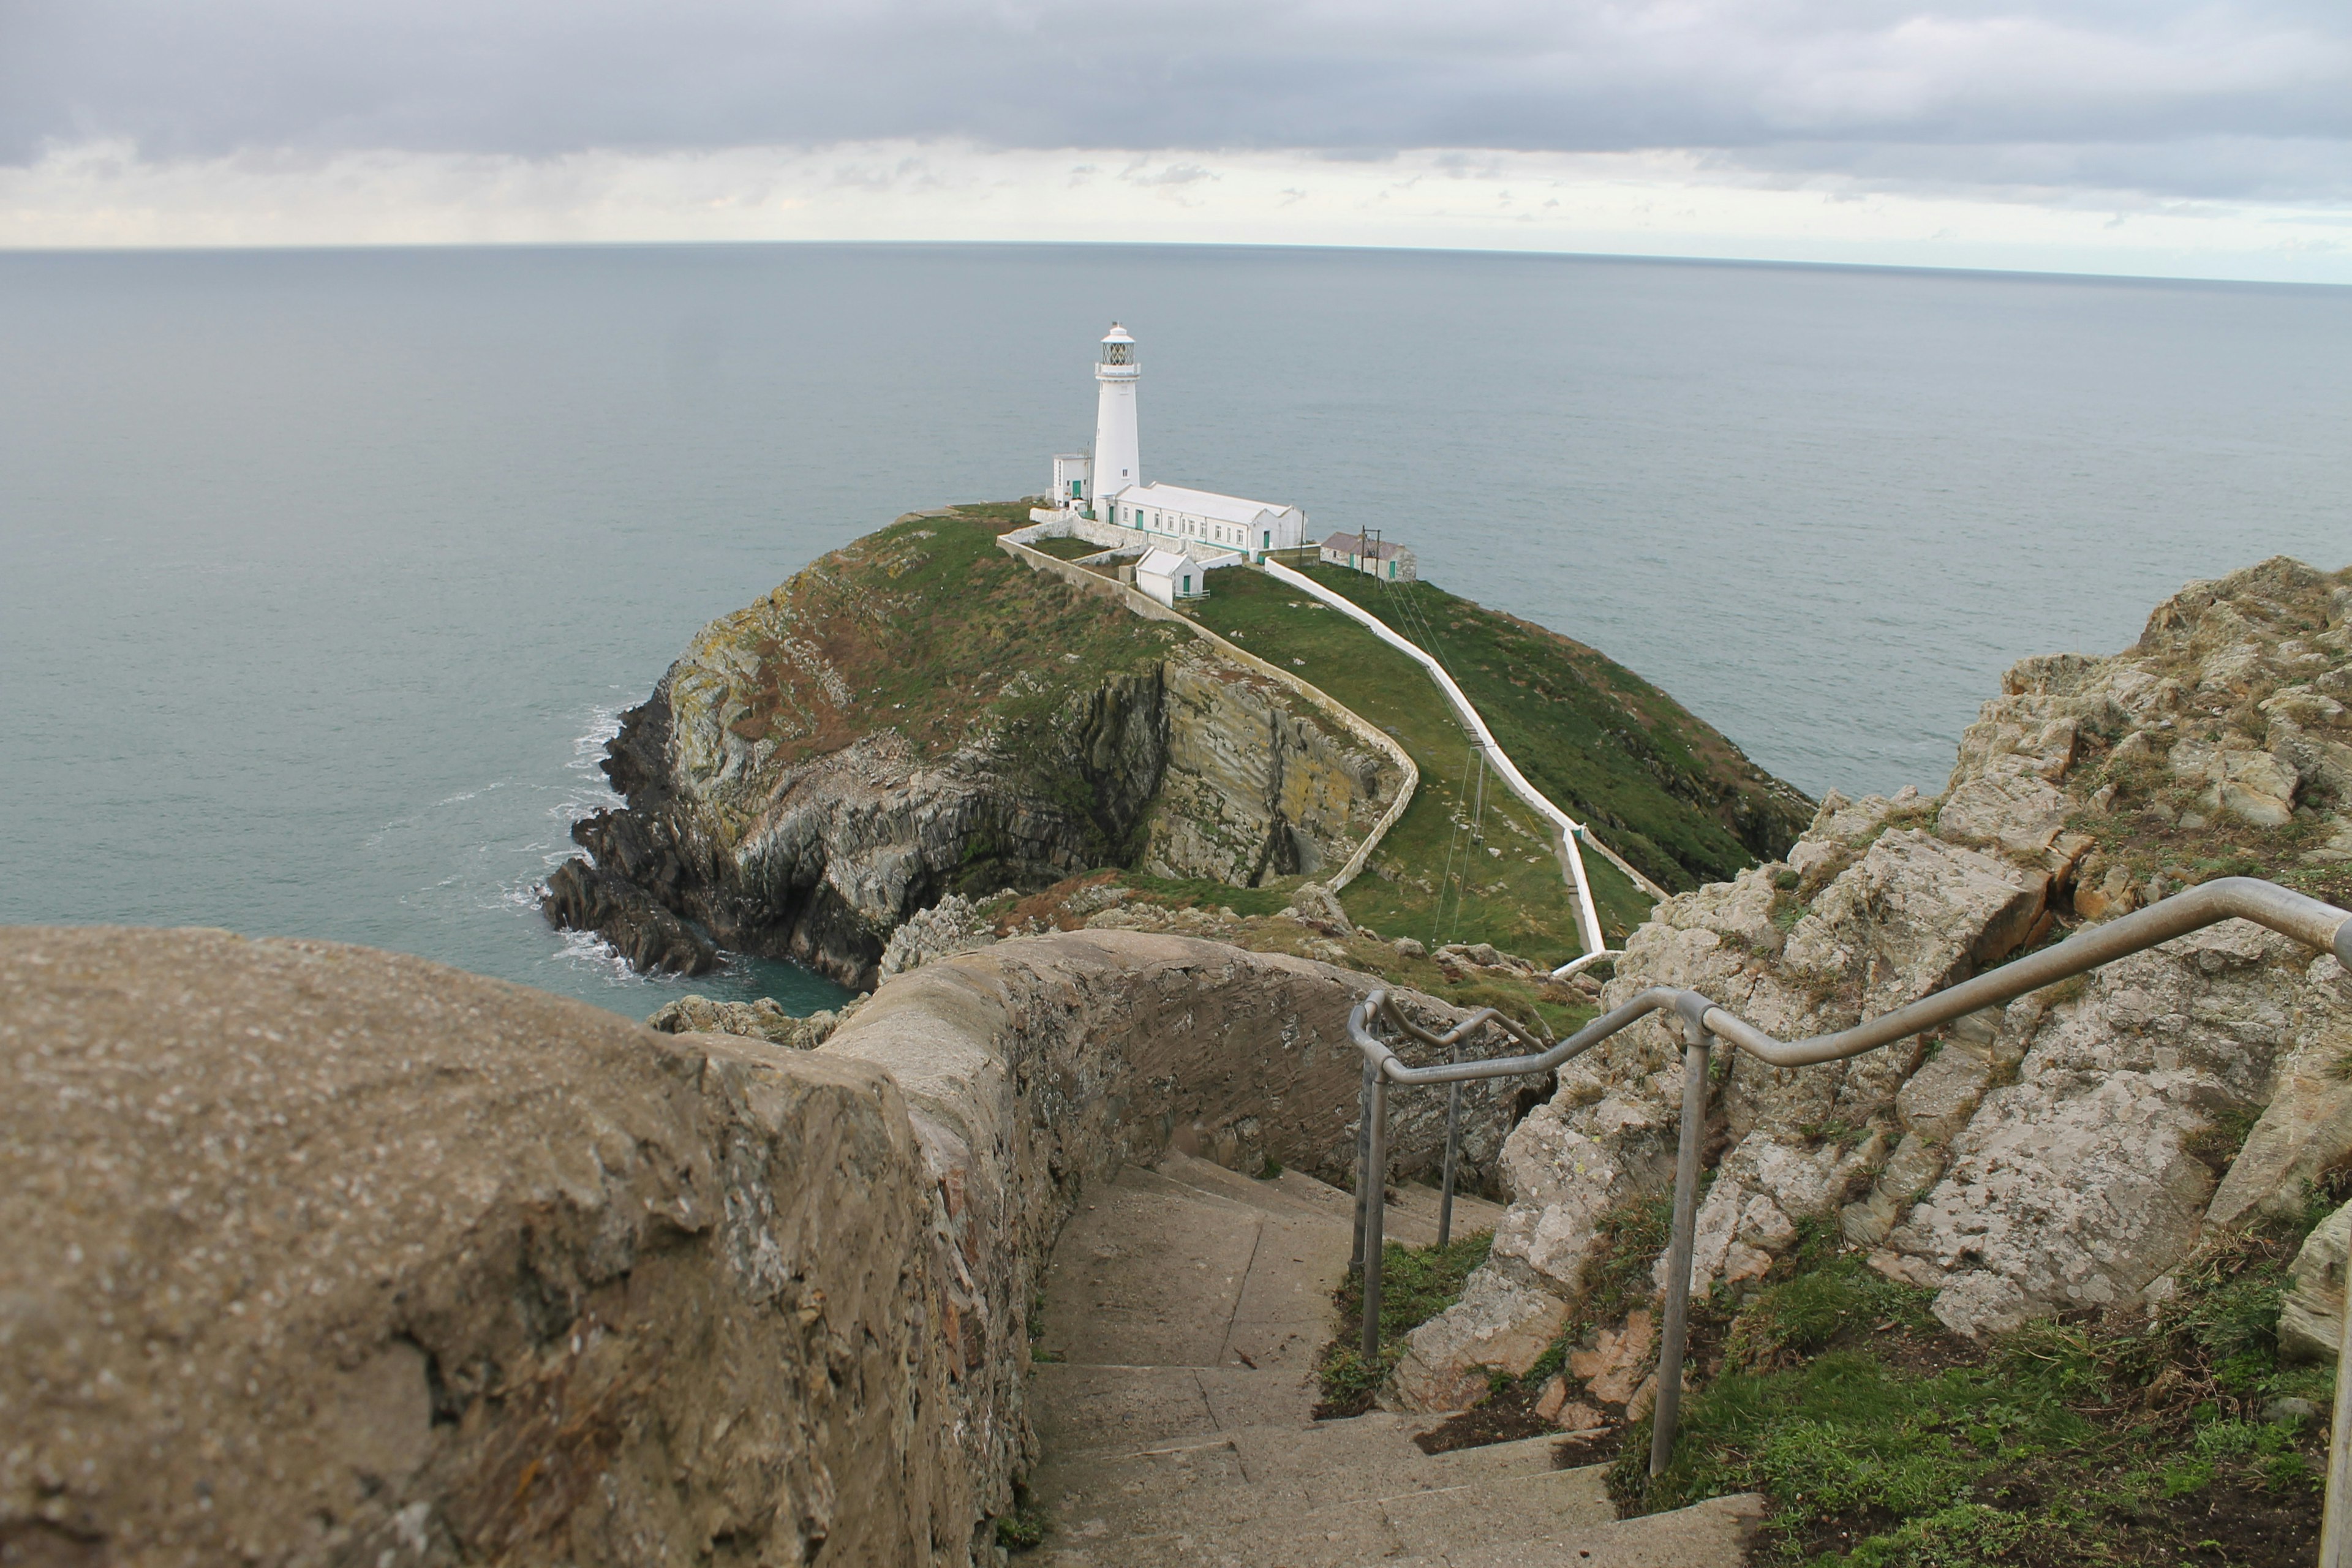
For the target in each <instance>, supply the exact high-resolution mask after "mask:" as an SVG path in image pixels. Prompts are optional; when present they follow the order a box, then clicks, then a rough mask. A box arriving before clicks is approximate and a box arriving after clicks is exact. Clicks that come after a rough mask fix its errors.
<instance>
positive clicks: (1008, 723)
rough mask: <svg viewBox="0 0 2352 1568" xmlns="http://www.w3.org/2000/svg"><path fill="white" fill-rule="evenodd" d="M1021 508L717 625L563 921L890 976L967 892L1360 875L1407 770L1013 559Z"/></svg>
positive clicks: (675, 965) (815, 571)
mask: <svg viewBox="0 0 2352 1568" xmlns="http://www.w3.org/2000/svg"><path fill="white" fill-rule="evenodd" d="M1002 510H1003V509H993V510H992V509H968V510H962V511H953V512H949V513H943V514H939V515H927V516H921V517H913V518H908V519H904V520H901V521H899V522H898V524H896V525H894V526H892V527H890V528H887V529H885V530H883V531H880V532H878V533H876V534H873V535H870V536H868V537H867V538H865V539H862V540H859V541H858V542H856V543H855V544H853V545H851V546H849V547H847V548H846V549H844V550H840V551H836V552H834V553H833V554H831V555H828V556H826V557H824V559H823V560H821V561H818V562H817V563H814V564H813V565H811V566H810V567H808V568H807V569H806V570H805V571H803V572H802V573H801V574H799V575H797V576H795V577H794V578H793V580H792V581H791V582H790V583H787V584H784V585H783V586H782V587H781V588H778V589H777V590H776V591H775V592H774V593H772V594H771V595H768V596H767V597H766V598H765V599H763V600H761V602H760V603H758V604H756V605H752V606H751V607H750V608H748V609H745V610H741V611H739V612H737V613H735V614H733V615H730V616H723V617H721V618H720V619H719V620H717V621H714V622H712V623H711V624H710V625H709V626H706V627H704V628H703V629H702V631H701V632H699V633H698V635H697V636H696V637H695V638H694V640H693V642H692V643H691V644H690V645H689V646H688V649H687V651H686V654H685V656H684V657H683V658H680V659H679V660H678V661H677V664H675V665H674V666H672V667H671V668H670V670H669V672H668V673H667V675H666V676H664V677H663V679H662V681H661V683H660V685H659V686H658V687H657V688H656V690H655V692H654V694H653V696H652V698H651V699H650V700H648V701H647V702H646V704H644V705H643V706H642V707H639V708H637V709H635V710H631V711H630V712H629V713H628V714H627V715H626V717H625V719H624V721H623V724H622V728H621V733H620V734H619V735H618V736H617V737H616V738H615V739H614V742H612V744H611V746H610V747H609V749H608V752H609V754H608V758H607V760H606V762H605V763H604V769H605V772H606V773H607V774H608V775H609V776H610V777H611V779H612V781H613V784H614V788H615V789H616V790H618V791H619V792H620V793H621V794H622V795H624V796H625V797H626V799H627V803H628V804H627V806H626V808H625V809H624V810H618V811H606V812H602V813H599V814H598V815H597V816H593V817H592V818H590V819H589V820H587V821H585V822H583V823H581V824H579V825H578V826H576V827H575V829H574V830H573V837H575V838H576V839H577V840H578V842H579V843H580V844H581V845H582V846H583V847H584V848H586V849H587V850H588V851H589V852H590V858H582V859H575V860H573V861H572V862H570V863H568V864H567V865H565V866H564V867H562V868H561V869H559V870H558V872H557V873H556V874H555V875H554V876H553V877H552V878H551V879H550V882H549V889H548V893H547V897H546V900H545V907H546V909H547V911H548V914H549V916H550V918H551V920H553V921H556V922H557V923H559V924H562V925H567V926H573V927H578V928H582V929H590V930H595V931H600V932H602V933H603V934H604V935H605V936H606V937H607V938H609V939H610V940H611V941H612V942H614V944H615V945H616V946H617V947H619V948H620V949H621V951H622V952H625V953H626V954H627V955H628V956H629V957H630V959H631V960H632V962H634V963H637V964H638V965H639V966H640V967H644V968H649V969H650V968H667V969H677V970H683V971H686V972H688V973H700V972H701V971H702V970H704V969H707V968H708V967H709V966H710V964H711V963H713V962H715V957H716V953H715V949H714V942H715V943H716V944H723V945H724V946H726V947H728V948H730V949H734V950H738V951H742V952H756V953H762V954H766V955H769V956H773V957H789V958H793V959H797V960H800V961H802V962H803V963H809V964H811V965H812V966H814V967H815V968H817V969H819V970H821V971H823V972H824V973H828V974H831V975H833V976H835V978H838V979H840V980H843V981H845V982H846V983H849V984H859V985H870V984H873V983H874V980H875V978H876V974H877V962H878V960H879V959H880V957H881V954H882V951H883V947H884V944H885V943H886V942H887V940H888V937H889V934H890V932H891V931H893V930H894V929H896V928H897V926H898V924H899V923H900V922H901V921H904V920H905V919H907V917H908V916H909V915H912V914H913V913H915V912H916V911H918V910H922V909H926V908H929V906H931V905H932V904H934V903H936V902H937V901H938V900H940V898H941V897H943V896H944V895H946V894H948V893H950V892H955V891H961V892H965V893H982V892H993V891H995V890H996V889H998V888H1000V887H1004V886H1011V887H1014V888H1023V889H1026V888H1034V887H1039V886H1044V885H1045V884H1048V883H1051V882H1053V881H1055V880H1056V879H1061V878H1064V877H1066V876H1068V875H1070V874H1072V873H1074V872H1077V871H1083V870H1086V869H1088V868H1093V867H1097V866H1105V865H1125V866H1133V867H1136V868H1139V869H1142V870H1146V871H1149V872H1152V873H1155V874H1158V875H1161V876H1168V877H1178V878H1200V879H1212V880H1217V881H1223V882H1229V883H1233V884H1235V885H1239V886H1249V885H1254V884H1255V883H1257V882H1260V881H1262V880H1264V879H1267V878H1270V877H1280V876H1285V875H1291V874H1297V873H1310V874H1311V873H1312V872H1314V871H1316V870H1318V869H1320V868H1325V867H1327V866H1332V865H1336V864H1338V863H1339V861H1341V860H1344V859H1345V858H1346V857H1347V855H1348V853H1349V851H1350V850H1351V849H1352V848H1353V847H1354V846H1355V844H1356V843H1357V842H1358V841H1359V840H1360V838H1361V837H1363V835H1364V834H1365V833H1366V832H1367V831H1368V830H1369V829H1370V826H1372V824H1373V823H1374V822H1376V821H1377V820H1378V819H1379V817H1380V816H1381V812H1382V811H1383V810H1384V809H1385V808H1386V806H1387V805H1388V803H1389V801H1390V800H1391V799H1392V798H1393V796H1394V794H1395V792H1396V790H1397V788H1398V787H1399V784H1400V780H1399V778H1398V777H1397V775H1396V770H1395V769H1394V768H1393V767H1391V766H1390V765H1389V764H1388V763H1386V762H1385V760H1384V759H1383V758H1381V756H1380V755H1379V754H1378V753H1377V752H1372V751H1370V750H1369V749H1368V748H1366V747H1364V746H1362V745H1361V744H1360V743H1358V742H1356V741H1355V740H1354V739H1353V737H1350V736H1349V735H1347V734H1346V733H1345V732H1344V731H1339V729H1338V728H1337V727H1335V726H1334V725H1332V724H1331V723H1330V722H1329V721H1328V720H1326V719H1325V718H1323V717H1322V716H1320V715H1318V713H1316V712H1315V711H1314V710H1312V709H1311V708H1309V707H1308V706H1307V705H1306V704H1305V703H1303V702H1301V701H1300V700H1297V698H1296V697H1295V696H1294V695H1293V694H1291V693H1290V692H1288V691H1286V690H1285V689H1283V688H1282V687H1281V686H1279V685H1278V684H1277V683H1276V682H1273V681H1270V680H1267V679H1265V678H1264V677H1262V676H1259V675H1256V674H1255V673H1253V672H1251V671H1249V670H1247V669H1245V668H1242V667H1240V666H1238V665H1236V664H1234V663H1232V662H1230V661H1228V660H1225V659H1223V658H1218V657H1217V656H1216V655H1215V654H1214V653H1213V651H1211V650H1210V649H1209V648H1207V647H1204V646H1203V645H1202V644H1200V643H1198V642H1196V641H1194V640H1193V639H1191V638H1190V637H1187V636H1186V635H1185V634H1184V633H1183V632H1182V631H1181V629H1180V628H1177V627H1173V626H1166V625H1160V624H1154V623H1150V622H1144V621H1139V620H1137V619H1135V618H1134V617H1132V616H1128V615H1126V614H1125V613H1124V612H1123V611H1121V610H1119V609H1118V608H1117V607H1115V606H1113V605H1108V604H1106V603H1104V602H1103V601H1101V600H1099V599H1096V598H1092V597H1089V596H1087V595H1081V594H1078V593H1077V592H1076V591H1075V590H1073V589H1071V588H1069V587H1067V586H1066V585H1065V584H1060V583H1058V582H1056V581H1055V580H1053V579H1052V578H1050V577H1042V576H1039V575H1037V574H1033V573H1031V572H1029V571H1026V570H1024V568H1022V567H1021V566H1019V565H1017V564H1016V563H1013V562H1012V561H1010V560H1009V559H1007V558H1006V557H1005V556H1004V555H1003V554H1002V553H1000V552H998V551H996V550H995V549H994V548H993V547H992V545H993V541H994V538H995V536H996V533H997V532H998V531H1001V530H1002V529H1003V528H1004V527H1006V526H1011V525H1012V524H1013V522H1014V521H1017V520H1016V519H1015V518H1013V517H1012V516H1009V515H1007V516H998V515H996V512H998V511H1002Z"/></svg>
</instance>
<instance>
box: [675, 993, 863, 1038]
mask: <svg viewBox="0 0 2352 1568" xmlns="http://www.w3.org/2000/svg"><path fill="white" fill-rule="evenodd" d="M861 1005H864V998H863V997H860V998H857V999H856V1000H853V1001H850V1002H846V1003H844V1004H843V1005H842V1006H841V1008H840V1010H839V1011H837V1012H836V1011H834V1010H831V1009H824V1010H820V1011H818V1012H814V1013H811V1014H809V1015H808V1016H805V1017H796V1016H793V1015H792V1014H790V1013H787V1012H785V1011H784V1007H783V1004H782V1003H781V1002H778V1001H777V1000H776V999H775V998H774V997H772V996H762V997H760V998H758V999H757V1000H756V1001H751V1002H719V1001H714V1000H713V999H711V998H710V997H708V996H697V995H693V994H688V995H685V996H680V997H678V998H677V1000H676V1001H674V1002H667V1003H664V1004H663V1005H661V1006H659V1007H657V1008H656V1009H655V1010H654V1012H653V1014H652V1015H651V1016H648V1017H647V1018H646V1027H647V1028H649V1029H658V1030H660V1031H661V1032H662V1033H663V1034H665V1035H742V1036H745V1037H749V1038H751V1039H755V1040H765V1041H767V1042H768V1043H769V1044H770V1045H774V1046H783V1047H787V1048H788V1049H791V1050H795V1051H810V1050H814V1049H815V1048H816V1047H819V1046H821V1045H823V1044H824V1042H825V1040H826V1039H827V1038H828V1037H830V1036H831V1035H832V1034H833V1031H834V1030H835V1028H836V1027H838V1026H841V1025H843V1024H845V1023H847V1022H848V1021H849V1020H850V1019H851V1018H853V1017H855V1016H856V1014H857V1009H858V1008H859V1007H860V1006H861Z"/></svg>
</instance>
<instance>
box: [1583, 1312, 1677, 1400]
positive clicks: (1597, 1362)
mask: <svg viewBox="0 0 2352 1568" xmlns="http://www.w3.org/2000/svg"><path fill="white" fill-rule="evenodd" d="M1657 1343H1658V1330H1657V1323H1656V1321H1655V1320H1654V1318H1653V1317H1652V1316H1651V1315H1650V1313H1649V1312H1648V1311H1646V1310H1643V1309H1641V1308H1638V1307H1637V1308H1635V1309H1634V1310H1633V1311H1631V1312H1628V1313H1626V1314H1625V1323H1624V1326H1623V1327H1622V1328H1619V1329H1603V1330H1601V1332H1600V1334H1599V1335H1598V1336H1597V1338H1596V1341H1595V1342H1594V1344H1593V1345H1592V1347H1591V1349H1589V1350H1573V1351H1570V1352H1568V1370H1569V1371H1570V1373H1574V1374H1575V1375H1576V1376H1578V1377H1580V1378H1582V1379H1583V1380H1584V1386H1585V1387H1586V1388H1587V1389H1589V1390H1590V1391H1591V1394H1592V1396H1593V1397H1594V1398H1595V1399H1598V1400H1600V1401H1601V1403H1602V1404H1604V1405H1624V1404H1626V1403H1628V1402H1629V1401H1631V1400H1632V1399H1633V1394H1634V1391H1635V1390H1637V1389H1639V1388H1640V1387H1641V1386H1642V1380H1643V1374H1644V1373H1646V1372H1647V1370H1648V1368H1649V1364H1650V1356H1651V1352H1654V1350H1655V1349H1656V1348H1657Z"/></svg>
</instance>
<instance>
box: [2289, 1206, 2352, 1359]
mask: <svg viewBox="0 0 2352 1568" xmlns="http://www.w3.org/2000/svg"><path fill="white" fill-rule="evenodd" d="M2347 1252H2352V1204H2346V1205H2344V1206H2343V1207H2341V1208H2339V1209H2337V1210H2336V1212H2335V1213H2333V1214H2331V1215H2328V1216H2327V1217H2326V1219H2324V1220H2321V1221H2320V1222H2319V1224H2318V1225H2317V1226H2315V1227H2314V1228H2313V1230H2312V1233H2311V1234H2310V1235H2309V1236H2307V1237H2305V1238H2304V1242H2303V1247H2302V1250H2300V1251H2298V1252H2297V1253H2296V1254H2295V1255H2294V1267H2293V1268H2289V1269H2288V1270H2287V1279H2286V1299H2285V1300H2284V1301H2282V1302H2281V1303H2280V1304H2279V1325H2278V1336H2279V1353H2280V1354H2281V1355H2283V1356H2284V1357H2286V1358H2287V1359H2288V1360H2290V1361H2334V1360H2336V1358H2337V1355H2338V1352H2341V1350H2342V1349H2343V1345H2344V1277H2345V1261H2346V1256H2347Z"/></svg>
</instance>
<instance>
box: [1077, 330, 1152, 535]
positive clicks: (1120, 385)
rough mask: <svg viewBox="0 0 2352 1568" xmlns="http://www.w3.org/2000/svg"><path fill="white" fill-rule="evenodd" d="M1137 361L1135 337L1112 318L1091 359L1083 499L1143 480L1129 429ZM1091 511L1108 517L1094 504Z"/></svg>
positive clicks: (1139, 372) (1108, 495)
mask: <svg viewBox="0 0 2352 1568" xmlns="http://www.w3.org/2000/svg"><path fill="white" fill-rule="evenodd" d="M1142 374H1143V367H1142V366H1140V365H1139V364H1137V363H1135V340H1134V339H1133V338H1131V337H1129V336H1128V335H1127V329H1126V328H1125V327H1122V326H1120V325H1119V324H1118V322H1117V321H1113V322H1112V323H1111V324H1110V331H1108V332H1107V333H1105V334H1104V335H1103V341H1102V357H1101V358H1100V359H1098V360H1097V361H1096V362H1095V381H1096V382H1097V385H1098V389H1099V391H1098V395H1097V399H1096V402H1095V451H1094V462H1093V464H1092V465H1091V466H1090V467H1089V468H1088V470H1087V500H1088V501H1090V502H1103V501H1107V500H1109V499H1110V498H1111V497H1112V496H1115V495H1117V494H1118V492H1119V491H1121V490H1123V489H1127V487H1128V486H1129V485H1139V484H1141V483H1142V482H1143V450H1142V447H1140V446H1139V444H1138V442H1137V439H1136V435H1135V384H1136V381H1137V380H1138V378H1139V377H1140V376H1141V375H1142ZM1095 516H1097V518H1103V519H1105V520H1106V521H1108V514H1107V513H1106V512H1105V511H1103V510H1099V509H1097V510H1096V511H1095Z"/></svg>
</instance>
